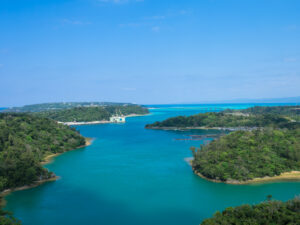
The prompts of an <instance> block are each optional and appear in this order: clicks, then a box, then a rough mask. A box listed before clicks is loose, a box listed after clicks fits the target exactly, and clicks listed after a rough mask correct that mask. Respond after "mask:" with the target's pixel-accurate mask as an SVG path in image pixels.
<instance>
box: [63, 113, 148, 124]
mask: <svg viewBox="0 0 300 225" xmlns="http://www.w3.org/2000/svg"><path fill="white" fill-rule="evenodd" d="M146 115H149V113H148V114H134V113H133V114H129V115H126V116H124V117H125V118H127V117H138V116H146ZM58 123H60V124H64V125H68V126H80V125H92V124H108V123H115V122H111V121H108V120H101V121H83V122H61V121H58Z"/></svg>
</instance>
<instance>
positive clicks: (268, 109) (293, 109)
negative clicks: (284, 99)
mask: <svg viewBox="0 0 300 225" xmlns="http://www.w3.org/2000/svg"><path fill="white" fill-rule="evenodd" d="M224 112H229V113H236V112H241V113H246V114H247V113H248V114H253V115H258V114H273V115H281V116H286V117H288V118H292V119H294V120H296V121H300V106H254V107H251V108H247V109H242V110H232V109H227V110H225V111H224Z"/></svg>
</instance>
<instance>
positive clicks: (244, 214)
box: [201, 198, 300, 225]
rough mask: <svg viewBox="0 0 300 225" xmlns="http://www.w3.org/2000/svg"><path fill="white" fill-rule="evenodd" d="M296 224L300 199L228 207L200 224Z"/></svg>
mask: <svg viewBox="0 0 300 225" xmlns="http://www.w3.org/2000/svg"><path fill="white" fill-rule="evenodd" d="M228 224H231V225H250V224H251V225H267V224H272V225H296V224H300V199H299V198H294V199H292V200H289V201H287V202H281V201H265V202H262V203H260V204H257V205H242V206H238V207H234V208H233V207H229V208H227V209H225V210H224V211H223V212H216V213H215V214H214V216H213V217H212V218H210V219H206V220H204V221H203V222H202V223H201V225H228Z"/></svg>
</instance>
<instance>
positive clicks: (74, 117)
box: [33, 105, 149, 122]
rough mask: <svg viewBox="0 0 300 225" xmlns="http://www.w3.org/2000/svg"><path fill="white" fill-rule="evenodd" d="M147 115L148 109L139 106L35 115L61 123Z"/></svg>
mask: <svg viewBox="0 0 300 225" xmlns="http://www.w3.org/2000/svg"><path fill="white" fill-rule="evenodd" d="M147 113H149V111H148V109H147V108H144V107H141V106H139V105H111V106H93V107H76V108H70V109H63V110H47V111H43V112H36V113H33V114H34V115H37V116H40V117H45V118H50V119H53V120H56V121H60V122H73V121H76V122H90V121H109V118H110V117H111V116H113V115H123V116H127V115H131V114H136V115H144V114H147Z"/></svg>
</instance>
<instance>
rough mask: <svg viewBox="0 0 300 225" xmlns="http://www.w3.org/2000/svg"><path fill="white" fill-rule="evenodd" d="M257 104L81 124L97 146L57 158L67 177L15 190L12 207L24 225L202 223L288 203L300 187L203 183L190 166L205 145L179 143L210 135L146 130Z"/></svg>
mask: <svg viewBox="0 0 300 225" xmlns="http://www.w3.org/2000/svg"><path fill="white" fill-rule="evenodd" d="M249 106H251V105H250V104H245V105H237V104H235V105H217V106H213V105H209V106H207V105H206V106H196V105H188V106H180V105H168V106H151V107H159V108H155V109H151V112H152V114H151V115H148V116H144V117H135V118H128V119H127V123H126V124H105V125H87V126H79V127H77V128H78V129H79V130H80V132H81V133H82V134H83V135H84V136H87V137H93V138H95V139H94V142H93V144H92V145H91V146H88V147H85V148H82V149H78V150H75V151H70V152H67V153H65V154H63V155H61V156H59V157H57V158H56V159H55V160H54V161H53V162H52V163H51V164H49V165H47V168H49V169H50V170H51V171H54V172H55V173H56V174H57V175H58V176H60V177H61V179H59V180H57V181H55V182H50V183H46V184H44V185H42V186H39V187H36V188H33V189H28V190H24V191H18V192H14V193H12V194H11V195H9V196H7V197H6V200H7V207H6V208H7V209H8V210H10V211H13V212H14V214H15V216H16V217H17V218H19V219H21V220H22V221H23V224H24V225H83V224H92V225H97V224H102V225H117V224H118V225H119V224H123V225H141V224H143V225H148V224H149V225H150V224H151V225H153V224H155V225H168V224H172V225H196V224H199V223H200V222H201V221H202V220H203V219H204V218H207V217H210V216H212V214H213V213H214V212H215V211H216V210H222V209H224V208H225V207H228V206H236V205H240V204H243V203H251V204H252V203H258V202H261V201H263V200H264V199H265V198H266V196H267V195H268V194H271V195H273V197H274V198H276V199H280V200H287V199H290V198H293V197H294V196H295V195H299V194H300V182H286V183H269V184H255V185H242V186H235V185H227V184H220V183H212V182H208V181H206V180H203V179H201V178H200V177H198V176H196V175H194V174H193V172H192V170H191V167H190V166H189V165H188V163H187V162H186V161H184V158H186V157H190V156H191V153H190V150H189V147H190V146H199V145H200V144H201V143H202V142H201V141H178V140H175V139H177V138H184V137H185V136H186V135H188V134H191V133H197V134H201V133H205V131H193V132H181V131H159V130H146V129H144V126H145V124H146V123H150V122H154V121H157V120H162V119H165V118H168V117H170V116H176V115H191V114H195V113H197V112H201V111H203V108H205V110H207V108H209V109H208V110H219V109H220V108H222V107H223V108H227V107H230V108H246V107H249ZM210 132H212V131H210ZM215 132H216V131H215Z"/></svg>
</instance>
